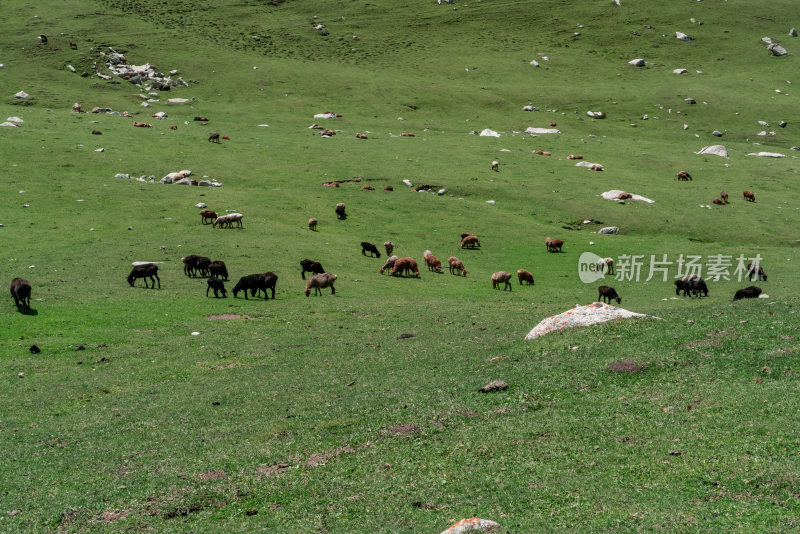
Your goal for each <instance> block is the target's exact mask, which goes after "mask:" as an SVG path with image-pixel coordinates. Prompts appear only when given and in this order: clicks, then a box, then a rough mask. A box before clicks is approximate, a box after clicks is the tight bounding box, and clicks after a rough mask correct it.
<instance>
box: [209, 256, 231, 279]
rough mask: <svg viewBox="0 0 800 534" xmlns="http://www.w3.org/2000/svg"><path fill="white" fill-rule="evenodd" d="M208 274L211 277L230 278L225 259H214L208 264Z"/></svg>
mask: <svg viewBox="0 0 800 534" xmlns="http://www.w3.org/2000/svg"><path fill="white" fill-rule="evenodd" d="M208 275H209V276H211V277H214V276H215V277H217V278H222V279H223V280H227V279H228V267H226V266H225V262H224V261H220V260H216V261H212V262H211V263H210V264H209V265H208Z"/></svg>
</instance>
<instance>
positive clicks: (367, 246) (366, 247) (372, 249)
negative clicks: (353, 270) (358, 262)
mask: <svg viewBox="0 0 800 534" xmlns="http://www.w3.org/2000/svg"><path fill="white" fill-rule="evenodd" d="M367 252H369V253H370V255H374V256H375V257H376V258H380V257H381V253H380V252H379V251H378V247H376V246H375V245H373V244H372V243H369V242H367V241H362V242H361V254H363V255H364V256H366V255H367Z"/></svg>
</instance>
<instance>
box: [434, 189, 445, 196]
mask: <svg viewBox="0 0 800 534" xmlns="http://www.w3.org/2000/svg"><path fill="white" fill-rule="evenodd" d="M444 192H445V189H444V188H441V189H439V190H438V191H437V192H436V194H437V195H439V196H442V195H444Z"/></svg>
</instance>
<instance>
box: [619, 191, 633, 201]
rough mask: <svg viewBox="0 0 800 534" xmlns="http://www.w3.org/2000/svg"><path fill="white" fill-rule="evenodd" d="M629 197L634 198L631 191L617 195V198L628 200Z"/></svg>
mask: <svg viewBox="0 0 800 534" xmlns="http://www.w3.org/2000/svg"><path fill="white" fill-rule="evenodd" d="M629 198H633V195H631V194H630V193H620V194H619V195H617V200H628V199H629Z"/></svg>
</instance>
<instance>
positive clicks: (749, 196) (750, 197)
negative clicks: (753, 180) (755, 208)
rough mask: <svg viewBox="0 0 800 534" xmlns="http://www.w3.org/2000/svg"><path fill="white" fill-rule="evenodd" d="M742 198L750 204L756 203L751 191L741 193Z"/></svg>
mask: <svg viewBox="0 0 800 534" xmlns="http://www.w3.org/2000/svg"><path fill="white" fill-rule="evenodd" d="M742 196H744V199H745V200H748V201H750V202H755V201H756V196H755V195H754V194H753V192H752V191H743V192H742Z"/></svg>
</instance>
